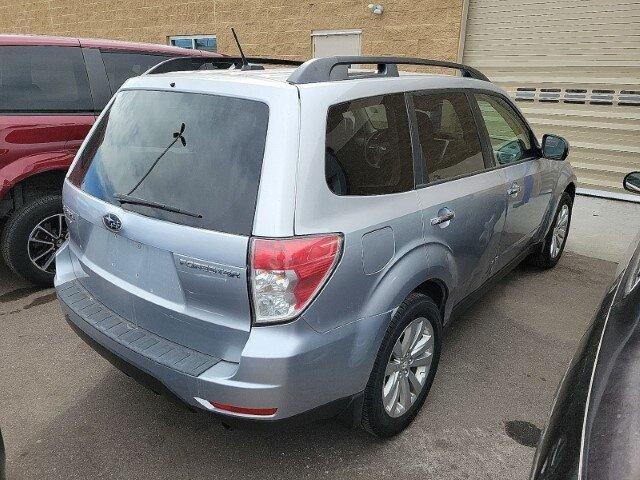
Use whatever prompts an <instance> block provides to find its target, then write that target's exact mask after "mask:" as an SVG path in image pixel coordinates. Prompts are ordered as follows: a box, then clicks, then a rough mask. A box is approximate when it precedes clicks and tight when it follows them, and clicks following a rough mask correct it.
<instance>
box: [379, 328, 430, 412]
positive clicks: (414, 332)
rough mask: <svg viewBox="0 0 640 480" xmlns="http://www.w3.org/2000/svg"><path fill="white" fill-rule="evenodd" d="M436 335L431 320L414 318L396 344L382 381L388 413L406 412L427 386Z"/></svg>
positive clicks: (383, 397)
mask: <svg viewBox="0 0 640 480" xmlns="http://www.w3.org/2000/svg"><path fill="white" fill-rule="evenodd" d="M434 345H435V338H434V333H433V326H432V325H431V322H429V320H427V319H426V318H424V317H419V318H416V319H415V320H413V321H412V322H411V323H410V324H409V325H407V326H406V328H405V329H404V330H403V331H402V333H401V334H400V336H399V337H398V340H397V341H396V343H395V344H394V346H393V350H392V352H391V355H390V356H389V360H388V362H387V367H386V370H385V374H384V381H383V382H382V402H383V404H384V409H385V411H386V412H387V414H388V415H389V416H391V417H394V418H397V417H400V416H402V415H403V414H405V413H406V412H407V411H408V410H409V408H411V405H413V403H414V402H415V401H416V399H417V398H418V396H419V395H420V392H421V391H422V389H423V388H424V384H425V382H426V379H427V376H428V375H429V370H430V369H431V361H432V359H433V351H434Z"/></svg>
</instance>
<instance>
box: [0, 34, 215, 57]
mask: <svg viewBox="0 0 640 480" xmlns="http://www.w3.org/2000/svg"><path fill="white" fill-rule="evenodd" d="M9 45H11V46H20V45H28V46H55V47H87V48H101V49H105V50H123V51H134V52H147V53H148V52H152V53H158V54H165V55H166V54H169V55H173V56H183V57H190V56H211V57H219V56H221V55H220V54H217V53H213V52H206V51H203V50H189V49H185V48H180V47H172V46H169V45H160V44H155V43H138V42H125V41H120V40H108V39H99V38H73V37H60V36H52V35H0V46H9Z"/></svg>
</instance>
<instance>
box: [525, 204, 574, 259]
mask: <svg viewBox="0 0 640 480" xmlns="http://www.w3.org/2000/svg"><path fill="white" fill-rule="evenodd" d="M572 208H573V200H572V198H571V196H570V195H569V194H568V193H567V192H564V193H563V194H562V196H561V197H560V202H559V203H558V208H557V209H556V214H555V217H554V219H553V224H552V225H551V228H550V229H549V233H547V236H546V237H545V239H544V241H543V242H542V244H541V245H540V249H539V251H538V252H536V253H534V254H533V255H532V256H531V257H530V262H531V263H532V264H534V265H536V266H538V267H540V268H545V269H547V268H552V267H555V266H556V264H557V263H558V261H560V257H561V256H562V252H564V247H565V245H566V243H567V236H568V235H569V226H570V225H571V210H572Z"/></svg>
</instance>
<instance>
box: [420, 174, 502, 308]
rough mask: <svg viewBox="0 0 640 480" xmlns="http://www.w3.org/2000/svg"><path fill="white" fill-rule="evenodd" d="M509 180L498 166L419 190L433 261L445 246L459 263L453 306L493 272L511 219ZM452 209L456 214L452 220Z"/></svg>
mask: <svg viewBox="0 0 640 480" xmlns="http://www.w3.org/2000/svg"><path fill="white" fill-rule="evenodd" d="M504 183H505V179H504V176H503V172H502V171H501V170H497V171H490V172H484V173H480V174H477V175H473V176H470V177H466V178H461V179H458V180H453V181H450V182H446V183H440V184H436V185H431V186H428V187H426V188H423V189H421V190H419V191H418V198H419V201H420V204H421V205H422V216H423V225H424V227H423V228H424V241H425V244H426V246H427V249H426V254H427V265H430V264H432V263H433V262H432V260H431V259H430V256H431V255H438V254H439V252H440V251H441V249H442V248H444V249H445V250H446V255H447V256H448V257H449V258H448V261H449V264H450V265H453V266H454V270H455V272H453V276H454V285H450V289H451V291H450V292H449V298H450V300H451V302H450V303H451V304H452V305H455V304H456V303H458V302H459V301H461V300H463V299H464V298H465V297H466V296H467V295H469V294H470V293H472V292H473V291H474V290H476V289H477V288H478V287H480V286H481V285H482V283H483V282H484V281H485V280H487V279H488V278H489V276H490V275H491V272H492V267H493V262H494V260H495V258H496V256H497V255H498V254H499V251H500V234H501V232H502V228H503V225H504V221H505V209H506V197H505V194H504ZM448 212H451V213H452V214H453V218H451V219H450V220H448V219H447V218H450V215H449V216H447V215H446V214H447V213H448ZM440 221H442V223H438V222H440Z"/></svg>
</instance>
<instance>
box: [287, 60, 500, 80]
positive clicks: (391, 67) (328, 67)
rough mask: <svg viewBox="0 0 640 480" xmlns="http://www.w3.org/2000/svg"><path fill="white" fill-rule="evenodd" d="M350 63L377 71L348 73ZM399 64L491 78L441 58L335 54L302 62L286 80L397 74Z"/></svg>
mask: <svg viewBox="0 0 640 480" xmlns="http://www.w3.org/2000/svg"><path fill="white" fill-rule="evenodd" d="M350 65H376V66H377V69H378V72H377V73H374V74H370V73H364V74H363V73H351V74H350V73H349V72H348V68H349V66H350ZM398 65H423V66H429V67H444V68H452V69H455V70H460V72H461V73H462V76H463V77H469V78H475V79H477V80H484V81H485V82H489V81H490V80H489V79H488V78H487V77H486V76H485V75H484V74H483V73H482V72H480V71H478V70H476V69H475V68H473V67H469V66H468V65H462V64H460V63H454V62H446V61H442V60H429V59H426V58H412V57H365V56H337V57H324V58H314V59H312V60H309V61H307V62H305V63H303V64H302V65H301V66H300V67H298V68H297V69H296V70H295V71H294V72H293V73H292V74H291V75H290V76H289V79H288V81H289V83H293V84H296V85H299V84H303V83H318V82H328V81H332V80H349V79H352V78H353V79H355V78H363V77H372V76H373V77H397V76H398Z"/></svg>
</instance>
